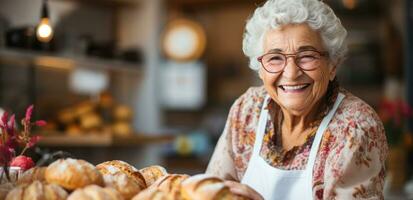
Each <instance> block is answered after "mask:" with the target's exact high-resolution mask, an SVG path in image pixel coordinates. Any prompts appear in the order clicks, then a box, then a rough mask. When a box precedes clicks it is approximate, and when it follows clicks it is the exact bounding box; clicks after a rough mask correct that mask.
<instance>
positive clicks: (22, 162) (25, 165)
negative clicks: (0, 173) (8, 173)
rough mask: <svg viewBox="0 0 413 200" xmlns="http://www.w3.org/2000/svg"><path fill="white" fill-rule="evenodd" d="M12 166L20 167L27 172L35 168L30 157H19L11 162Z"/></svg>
mask: <svg viewBox="0 0 413 200" xmlns="http://www.w3.org/2000/svg"><path fill="white" fill-rule="evenodd" d="M10 166H12V167H20V168H21V169H22V170H23V171H26V170H28V169H30V168H32V167H34V162H33V160H32V159H31V158H30V157H27V156H17V157H15V158H14V159H13V160H12V161H11V163H10Z"/></svg>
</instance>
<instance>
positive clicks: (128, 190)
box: [103, 171, 145, 199]
mask: <svg viewBox="0 0 413 200" xmlns="http://www.w3.org/2000/svg"><path fill="white" fill-rule="evenodd" d="M103 180H104V181H105V185H106V186H107V187H112V188H114V189H116V190H117V191H118V192H119V193H120V194H121V195H122V197H123V198H124V199H130V198H132V197H133V196H135V195H136V194H138V193H139V192H140V191H142V190H144V189H145V188H144V187H142V185H141V184H140V183H139V182H138V181H137V180H136V179H135V178H133V177H129V176H128V175H127V174H125V173H123V172H120V171H118V172H115V173H113V174H104V175H103Z"/></svg>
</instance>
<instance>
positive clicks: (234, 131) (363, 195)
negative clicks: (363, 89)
mask: <svg viewBox="0 0 413 200" xmlns="http://www.w3.org/2000/svg"><path fill="white" fill-rule="evenodd" d="M346 35H347V32H346V30H345V28H344V27H343V26H342V25H341V23H340V20H339V19H338V18H337V17H336V16H335V14H334V12H333V11H332V10H331V8H330V7H328V6H327V5H326V4H324V3H323V2H321V1H318V0H269V1H267V2H266V3H265V4H264V5H263V6H262V7H259V8H257V9H256V11H255V13H254V14H253V16H252V17H251V19H249V21H248V22H247V25H246V30H245V34H244V40H243V50H244V53H245V54H246V55H247V56H248V57H249V59H250V67H251V68H253V69H255V70H258V74H259V77H260V78H261V80H262V81H263V86H261V87H254V88H250V89H249V90H248V91H246V92H245V94H243V95H242V96H241V97H239V98H238V99H237V100H236V101H235V103H234V104H233V106H232V107H231V110H230V113H229V116H228V121H227V124H226V126H225V129H224V131H223V134H222V136H221V138H220V139H219V141H218V144H217V146H216V149H215V152H214V154H213V156H212V158H211V161H210V163H209V166H208V169H207V172H206V173H208V174H213V175H217V176H219V177H222V178H224V179H226V180H233V181H232V182H230V181H228V182H227V184H228V185H229V186H230V187H231V189H232V191H233V192H236V193H240V194H243V195H246V196H249V197H251V198H252V199H261V198H264V199H268V200H272V199H282V200H289V199H291V200H302V199H383V191H382V190H383V182H384V175H385V169H384V163H385V159H386V154H387V142H386V138H385V134H384V130H383V125H382V123H381V121H380V119H379V118H378V116H377V114H376V113H375V111H374V110H373V109H372V108H371V107H370V106H369V105H367V104H366V103H365V102H363V101H362V100H361V99H359V98H357V97H356V96H354V95H352V94H351V93H349V92H348V91H346V90H344V89H342V88H340V87H339V86H338V82H337V80H336V71H337V67H340V64H341V63H342V61H343V59H344V58H345V54H346V50H347V49H346V43H345V38H346ZM343 67H345V66H343ZM238 182H241V183H244V184H239V183H238ZM255 191H256V192H255Z"/></svg>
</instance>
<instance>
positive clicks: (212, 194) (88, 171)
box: [0, 158, 247, 200]
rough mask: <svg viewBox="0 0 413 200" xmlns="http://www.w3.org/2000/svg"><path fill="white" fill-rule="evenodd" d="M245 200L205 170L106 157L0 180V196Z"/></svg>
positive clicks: (87, 199) (55, 199) (46, 199)
mask: <svg viewBox="0 0 413 200" xmlns="http://www.w3.org/2000/svg"><path fill="white" fill-rule="evenodd" d="M3 199H6V200H20V199H22V200H23V199H34V200H63V199H67V200H101V199H105V200H247V198H245V197H241V196H237V195H235V194H233V193H232V192H231V191H230V189H229V188H228V186H226V185H225V184H224V180H222V179H220V178H218V177H214V176H211V175H206V174H199V175H194V176H189V175H186V174H169V173H168V172H167V170H166V169H165V168H164V167H162V166H159V165H152V166H148V167H145V168H141V169H137V168H135V167H134V166H132V165H130V164H128V163H126V162H124V161H121V160H111V161H106V162H103V163H100V164H98V165H96V167H95V166H94V165H93V164H91V163H89V162H87V161H85V160H80V159H73V158H66V159H59V160H56V161H55V162H53V163H51V164H50V165H49V166H47V167H33V168H31V169H29V170H27V171H25V172H24V173H23V174H22V175H21V176H19V179H18V180H17V181H15V182H8V183H5V184H1V185H0V200H3Z"/></svg>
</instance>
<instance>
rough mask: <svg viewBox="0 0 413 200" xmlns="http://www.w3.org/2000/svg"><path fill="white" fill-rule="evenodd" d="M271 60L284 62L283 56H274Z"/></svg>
mask: <svg viewBox="0 0 413 200" xmlns="http://www.w3.org/2000/svg"><path fill="white" fill-rule="evenodd" d="M269 60H276V61H278V60H283V58H282V57H281V56H272V57H271V58H270V59H269Z"/></svg>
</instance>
